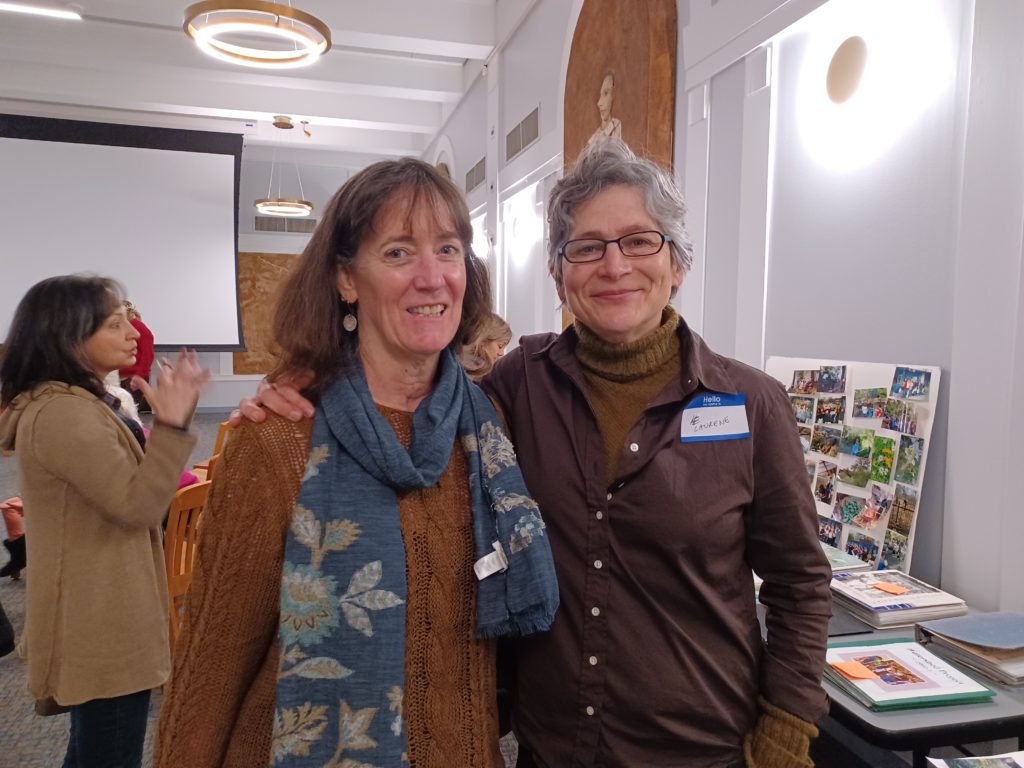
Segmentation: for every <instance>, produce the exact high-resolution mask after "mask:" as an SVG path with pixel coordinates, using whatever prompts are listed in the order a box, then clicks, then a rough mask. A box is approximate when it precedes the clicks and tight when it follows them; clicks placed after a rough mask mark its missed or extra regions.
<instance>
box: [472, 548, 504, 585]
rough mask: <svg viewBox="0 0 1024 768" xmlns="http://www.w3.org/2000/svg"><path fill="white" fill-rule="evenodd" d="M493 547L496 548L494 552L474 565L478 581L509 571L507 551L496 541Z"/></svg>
mask: <svg viewBox="0 0 1024 768" xmlns="http://www.w3.org/2000/svg"><path fill="white" fill-rule="evenodd" d="M491 546H492V547H494V551H493V552H491V554H489V555H484V556H483V557H481V558H480V559H479V560H477V561H476V562H475V563H474V564H473V572H474V573H476V578H477V580H478V581H483V580H484V579H486V578H487V577H488V576H491V575H493V574H495V573H499V572H501V571H505V570H508V559H507V558H506V557H505V551H504V550H503V549H502V548H501V544H499V543H498V542H496V541H495V542H493V543H492V544H491Z"/></svg>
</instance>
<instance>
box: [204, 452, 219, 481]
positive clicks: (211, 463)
mask: <svg viewBox="0 0 1024 768" xmlns="http://www.w3.org/2000/svg"><path fill="white" fill-rule="evenodd" d="M219 461H220V454H219V453H215V454H213V456H211V457H210V458H209V459H207V460H206V479H207V480H213V473H214V471H215V470H216V469H217V463H218V462H219Z"/></svg>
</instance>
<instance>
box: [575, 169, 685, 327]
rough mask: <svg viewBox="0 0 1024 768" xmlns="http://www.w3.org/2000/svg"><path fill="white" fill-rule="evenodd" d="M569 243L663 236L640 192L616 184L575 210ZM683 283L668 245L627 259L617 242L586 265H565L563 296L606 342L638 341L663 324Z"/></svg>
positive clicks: (576, 313) (681, 275) (633, 188)
mask: <svg viewBox="0 0 1024 768" xmlns="http://www.w3.org/2000/svg"><path fill="white" fill-rule="evenodd" d="M572 218H573V228H572V232H571V233H570V235H569V237H568V238H567V239H568V240H578V239H582V238H588V237H594V238H598V237H599V238H601V239H602V240H610V239H612V238H619V237H622V236H623V235H629V234H632V233H633V232H645V231H657V232H663V230H662V228H661V227H660V226H659V225H658V223H657V222H655V221H654V219H653V218H651V215H650V214H649V213H647V209H646V208H645V206H644V198H643V195H642V194H641V192H640V190H639V189H637V188H635V187H631V186H626V185H624V184H616V185H614V186H611V187H607V188H605V189H604V190H602V191H601V192H599V193H598V194H596V195H594V196H593V197H592V198H590V199H589V200H586V201H584V202H582V203H580V204H579V205H577V206H576V207H575V208H574V209H573V212H572ZM682 282H683V274H682V272H681V271H680V270H679V269H678V268H676V267H675V266H674V265H673V263H672V254H671V252H670V250H669V246H668V243H663V244H662V246H661V250H659V251H658V252H657V253H655V254H652V255H651V256H640V257H634V258H626V257H625V256H623V255H622V251H620V250H619V247H618V246H617V245H616V244H615V243H610V244H609V245H608V246H607V247H606V248H605V252H604V256H603V257H602V258H601V259H599V260H597V261H591V262H588V263H586V264H572V263H570V262H568V261H565V262H563V264H562V282H561V284H559V285H557V288H558V295H559V297H560V298H561V299H562V301H564V302H565V303H566V304H567V305H568V307H569V311H570V312H572V313H573V315H575V316H576V318H578V319H579V320H580V322H582V323H583V324H584V325H585V326H587V327H588V328H589V329H590V330H592V331H593V332H594V333H596V334H597V335H598V336H600V337H601V338H602V339H603V340H604V341H607V342H609V343H612V344H623V343H626V342H630V341H636V340H637V339H639V338H641V337H642V336H644V335H646V334H648V333H650V332H651V331H653V330H654V329H655V328H657V327H658V326H659V325H660V324H661V312H662V310H663V309H664V308H665V306H666V305H667V304H668V301H669V297H670V296H671V295H672V289H673V288H677V287H678V286H679V285H680V284H681V283H682Z"/></svg>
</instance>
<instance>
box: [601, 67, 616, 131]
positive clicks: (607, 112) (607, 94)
mask: <svg viewBox="0 0 1024 768" xmlns="http://www.w3.org/2000/svg"><path fill="white" fill-rule="evenodd" d="M614 96H615V78H614V77H613V76H612V74H611V73H610V72H609V73H608V74H607V75H605V76H604V80H602V81H601V96H600V98H598V100H597V109H598V111H599V112H600V113H601V122H602V123H607V122H608V120H609V119H610V118H611V116H612V100H613V99H614Z"/></svg>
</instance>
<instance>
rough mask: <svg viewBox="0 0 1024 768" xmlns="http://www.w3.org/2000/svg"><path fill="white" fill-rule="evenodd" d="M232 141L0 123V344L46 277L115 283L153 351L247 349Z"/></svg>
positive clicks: (196, 134) (22, 121)
mask: <svg viewBox="0 0 1024 768" xmlns="http://www.w3.org/2000/svg"><path fill="white" fill-rule="evenodd" d="M241 150H242V139H241V136H236V135H234V134H220V133H207V132H201V131H178V130H170V129H153V128H142V127H138V126H122V125H105V124H102V123H83V122H78V121H69V120H49V119H43V118H28V117H12V116H0V255H2V258H0V263H2V268H0V269H2V273H0V340H2V339H3V338H6V336H7V330H8V327H9V326H10V321H11V318H12V317H13V315H14V309H15V307H16V306H17V303H18V301H20V299H21V297H22V296H23V295H24V293H25V291H26V290H28V288H29V287H30V286H32V285H33V284H35V283H36V282H38V281H39V280H42V279H43V278H45V277H50V276H53V275H64V274H71V273H77V272H85V273H92V274H96V275H102V276H104V277H112V278H115V279H116V280H118V281H120V282H121V283H122V284H123V285H124V287H125V290H126V291H127V295H128V298H129V299H131V300H132V302H133V303H134V304H135V305H136V307H137V308H138V310H139V312H140V314H141V315H142V318H143V321H144V322H145V323H146V325H147V326H149V328H150V329H151V330H152V331H153V335H154V337H155V339H156V344H157V345H158V346H168V347H179V346H188V347H194V348H196V349H200V350H206V351H214V350H238V349H242V348H243V346H242V338H241V323H240V320H239V307H238V278H237V231H238V226H237V213H238V177H239V169H240V164H241Z"/></svg>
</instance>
